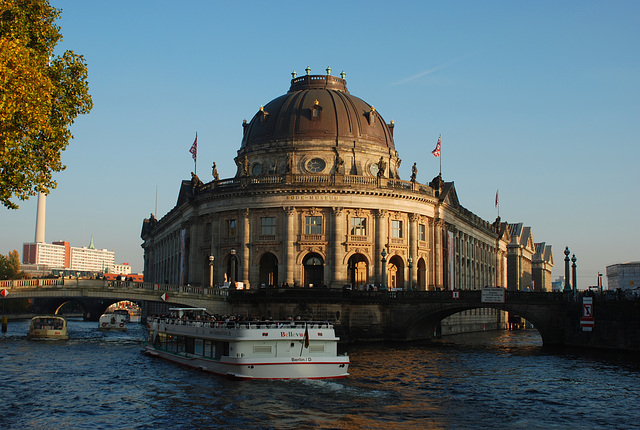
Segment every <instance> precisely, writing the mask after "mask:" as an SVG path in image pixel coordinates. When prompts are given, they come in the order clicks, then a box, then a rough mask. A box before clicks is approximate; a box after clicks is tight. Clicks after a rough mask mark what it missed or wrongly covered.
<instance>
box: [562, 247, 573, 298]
mask: <svg viewBox="0 0 640 430" xmlns="http://www.w3.org/2000/svg"><path fill="white" fill-rule="evenodd" d="M570 253H571V252H569V247H568V246H567V247H566V248H564V289H563V290H562V292H563V293H570V292H571V287H570V286H569V254H570Z"/></svg>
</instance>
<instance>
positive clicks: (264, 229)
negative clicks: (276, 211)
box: [260, 217, 276, 235]
mask: <svg viewBox="0 0 640 430" xmlns="http://www.w3.org/2000/svg"><path fill="white" fill-rule="evenodd" d="M260 219H261V234H265V235H266V234H271V235H273V234H276V217H262V218H260Z"/></svg>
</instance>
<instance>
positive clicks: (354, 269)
mask: <svg viewBox="0 0 640 430" xmlns="http://www.w3.org/2000/svg"><path fill="white" fill-rule="evenodd" d="M368 272H369V271H368V264H367V259H366V258H365V256H364V255H362V254H353V255H352V256H351V257H350V258H349V261H348V262H347V279H348V280H349V283H350V284H351V285H353V287H354V288H359V287H360V286H365V285H367V273H368Z"/></svg>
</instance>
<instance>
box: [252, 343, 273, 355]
mask: <svg viewBox="0 0 640 430" xmlns="http://www.w3.org/2000/svg"><path fill="white" fill-rule="evenodd" d="M253 353H254V354H271V345H254V347H253Z"/></svg>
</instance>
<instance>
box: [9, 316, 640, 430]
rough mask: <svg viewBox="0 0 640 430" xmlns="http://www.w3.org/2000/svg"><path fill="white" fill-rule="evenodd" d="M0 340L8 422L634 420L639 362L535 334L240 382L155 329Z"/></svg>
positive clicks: (522, 423)
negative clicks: (206, 366)
mask: <svg viewBox="0 0 640 430" xmlns="http://www.w3.org/2000/svg"><path fill="white" fill-rule="evenodd" d="M27 325H28V323H24V324H22V326H21V325H20V323H16V322H10V323H9V333H6V335H3V336H1V337H0V365H2V368H3V398H4V399H6V404H5V413H3V414H2V415H0V428H11V429H21V428H69V427H73V428H91V429H96V428H97V429H100V428H142V429H150V428H163V429H183V428H212V429H216V428H220V429H226V428H249V429H263V428H264V429H269V428H274V429H293V428H296V429H305V428H326V429H336V428H337V429H386V428H389V429H391V428H394V429H395V428H408V429H412V428H414V429H418V428H420V429H424V428H469V429H478V428H496V427H498V428H527V429H530V428H534V429H535V428H545V429H546V428H573V427H574V426H575V421H574V420H575V419H576V417H581V419H582V420H583V421H584V422H586V423H588V424H587V425H586V427H588V428H633V427H634V426H635V425H636V424H637V422H638V420H640V416H639V413H638V409H637V405H636V404H635V402H636V400H635V399H637V398H640V388H639V387H638V384H637V380H638V376H639V373H640V369H639V364H638V361H637V360H636V358H635V357H633V356H629V355H625V354H613V353H586V352H584V351H575V350H557V349H556V350H549V349H547V348H542V341H541V339H540V336H539V335H538V333H537V332H536V331H535V330H527V331H523V332H494V333H492V332H486V333H480V334H476V335H460V336H454V337H450V338H447V339H445V340H443V341H442V342H440V343H438V344H372V345H359V346H349V347H348V352H349V355H350V356H351V362H352V364H351V367H350V369H349V370H350V373H351V376H350V377H349V378H346V379H342V380H322V381H252V382H238V381H231V380H227V379H224V378H220V377H217V376H214V375H209V374H206V373H203V372H199V371H196V370H191V369H187V368H183V367H180V366H177V365H175V364H173V363H169V362H166V361H163V360H159V359H154V358H152V357H147V356H145V355H143V354H142V353H141V342H142V340H143V339H144V338H145V329H144V327H143V326H141V325H136V324H130V325H129V331H128V332H126V333H123V332H100V331H98V330H97V326H96V323H85V322H83V321H70V323H69V332H70V340H69V341H62V342H32V341H27V340H26V331H27Z"/></svg>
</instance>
